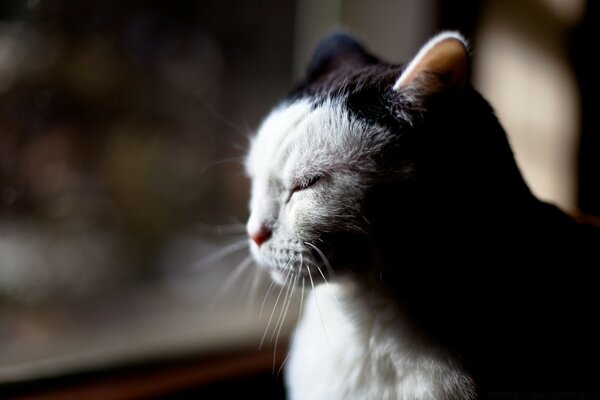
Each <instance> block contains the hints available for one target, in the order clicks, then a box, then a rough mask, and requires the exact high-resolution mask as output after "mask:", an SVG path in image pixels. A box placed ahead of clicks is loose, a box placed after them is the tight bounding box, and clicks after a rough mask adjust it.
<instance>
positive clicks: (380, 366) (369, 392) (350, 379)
mask: <svg viewBox="0 0 600 400" xmlns="http://www.w3.org/2000/svg"><path fill="white" fill-rule="evenodd" d="M336 294H337V297H343V296H344V293H340V292H339V291H338V290H333V289H331V288H324V287H321V288H320V289H317V291H316V297H315V296H314V293H311V295H310V297H309V299H308V300H307V302H306V307H305V310H304V315H303V318H302V321H301V323H300V325H299V326H298V329H297V330H296V332H295V334H294V338H293V343H292V349H291V355H290V359H289V361H288V365H287V370H286V384H287V389H288V395H289V398H290V399H291V400H311V399H315V400H316V399H331V400H336V399H340V400H342V399H343V400H352V399H381V400H385V399H434V398H450V399H452V398H461V399H462V398H466V399H468V398H469V397H468V396H464V395H463V394H460V396H459V395H458V393H459V392H460V391H461V390H462V389H461V388H463V387H464V388H467V389H468V386H469V384H470V380H469V378H468V377H467V376H466V375H464V374H463V373H462V371H460V370H459V369H458V368H456V366H455V365H453V363H452V360H450V359H449V358H448V357H446V356H445V355H442V354H440V353H439V352H437V351H433V350H431V348H429V347H427V346H424V345H423V344H422V343H418V342H417V341H416V340H415V339H414V336H413V334H412V333H411V332H409V330H408V328H406V327H404V326H403V324H402V318H401V316H400V315H399V314H398V313H397V312H396V311H395V310H394V308H393V307H387V306H386V305H385V304H381V303H378V302H375V303H371V304H369V302H367V303H366V304H361V305H360V306H358V307H359V309H354V310H348V309H347V308H346V307H350V306H352V305H354V306H357V304H356V303H355V302H353V301H350V302H347V301H344V300H339V301H338V300H336V298H334V296H336ZM363 307H364V308H363ZM448 383H450V384H448Z"/></svg>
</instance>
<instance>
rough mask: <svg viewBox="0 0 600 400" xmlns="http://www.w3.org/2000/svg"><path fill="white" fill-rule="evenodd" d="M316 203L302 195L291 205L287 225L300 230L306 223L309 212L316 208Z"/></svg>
mask: <svg viewBox="0 0 600 400" xmlns="http://www.w3.org/2000/svg"><path fill="white" fill-rule="evenodd" d="M314 206H315V204H314V201H311V200H310V199H309V198H307V196H305V195H301V196H298V198H297V199H295V201H294V202H293V203H291V204H290V207H289V211H288V213H287V224H288V226H289V227H291V228H298V227H299V226H302V225H303V223H304V222H305V221H306V218H307V214H308V210H311V208H312V207H314Z"/></svg>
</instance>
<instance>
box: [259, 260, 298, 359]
mask: <svg viewBox="0 0 600 400" xmlns="http://www.w3.org/2000/svg"><path fill="white" fill-rule="evenodd" d="M291 273H292V269H291V268H290V269H289V271H288V273H287V275H286V276H285V280H284V281H283V284H282V285H281V289H280V290H279V294H278V295H277V299H276V300H275V305H274V306H273V311H271V316H270V317H269V322H267V328H266V329H265V333H263V336H262V339H261V340H260V344H259V345H258V349H259V350H260V349H262V345H263V343H264V341H265V337H266V336H267V332H268V331H269V327H270V326H271V321H272V320H273V314H275V310H276V309H277V304H279V299H280V298H281V293H283V289H284V288H285V284H286V283H287V281H288V279H289V277H290V274H291Z"/></svg>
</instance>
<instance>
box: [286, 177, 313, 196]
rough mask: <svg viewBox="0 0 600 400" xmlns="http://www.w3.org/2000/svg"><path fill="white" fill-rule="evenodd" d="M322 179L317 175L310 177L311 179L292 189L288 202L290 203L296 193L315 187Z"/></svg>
mask: <svg viewBox="0 0 600 400" xmlns="http://www.w3.org/2000/svg"><path fill="white" fill-rule="evenodd" d="M321 178H322V176H321V175H315V176H312V177H310V178H309V179H305V180H303V181H301V182H300V183H298V184H296V185H295V186H294V187H292V188H291V189H290V193H289V196H288V198H287V201H290V199H291V198H292V195H293V194H294V193H296V192H300V191H302V190H306V189H308V188H309V187H311V186H313V185H314V184H315V183H317V182H319V181H320V180H321ZM287 201H286V202H287Z"/></svg>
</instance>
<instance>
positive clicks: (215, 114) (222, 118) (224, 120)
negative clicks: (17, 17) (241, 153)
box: [198, 96, 248, 135]
mask: <svg viewBox="0 0 600 400" xmlns="http://www.w3.org/2000/svg"><path fill="white" fill-rule="evenodd" d="M198 101H200V102H201V103H202V105H203V106H204V108H205V109H206V110H207V111H209V112H210V113H211V114H212V115H213V117H215V118H216V119H217V121H220V122H221V123H223V124H224V125H225V126H228V127H229V128H232V129H233V130H235V131H236V132H237V133H239V134H241V135H246V134H247V133H248V130H247V129H244V127H243V126H242V125H238V124H236V123H235V122H232V121H230V120H229V119H227V118H226V117H225V116H223V114H221V113H220V112H219V111H217V109H216V108H215V107H214V106H213V105H212V104H210V103H209V102H208V101H207V100H205V99H204V98H202V97H200V96H198Z"/></svg>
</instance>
